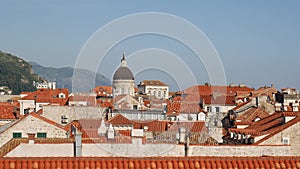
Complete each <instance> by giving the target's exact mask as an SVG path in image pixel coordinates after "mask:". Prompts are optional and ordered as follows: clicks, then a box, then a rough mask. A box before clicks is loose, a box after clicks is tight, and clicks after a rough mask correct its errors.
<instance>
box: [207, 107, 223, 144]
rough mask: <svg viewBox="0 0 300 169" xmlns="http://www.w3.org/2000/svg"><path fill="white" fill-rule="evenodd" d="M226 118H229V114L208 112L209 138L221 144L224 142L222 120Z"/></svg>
mask: <svg viewBox="0 0 300 169" xmlns="http://www.w3.org/2000/svg"><path fill="white" fill-rule="evenodd" d="M225 116H227V112H226V113H225V112H218V113H217V112H208V113H207V117H206V120H205V124H206V126H207V129H208V134H209V136H210V137H212V138H214V139H215V140H217V141H218V142H219V143H222V142H223V139H222V137H223V125H222V120H223V118H224V117H225Z"/></svg>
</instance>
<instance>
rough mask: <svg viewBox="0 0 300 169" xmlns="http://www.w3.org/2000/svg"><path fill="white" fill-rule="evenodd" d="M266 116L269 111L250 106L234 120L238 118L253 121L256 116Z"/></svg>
mask: <svg viewBox="0 0 300 169" xmlns="http://www.w3.org/2000/svg"><path fill="white" fill-rule="evenodd" d="M267 116H269V113H267V112H266V111H264V110H263V109H261V108H257V107H252V108H250V109H248V110H247V111H246V112H244V113H243V114H241V115H238V117H237V118H236V120H240V121H242V122H254V120H255V119H256V118H260V119H263V118H265V117H267Z"/></svg>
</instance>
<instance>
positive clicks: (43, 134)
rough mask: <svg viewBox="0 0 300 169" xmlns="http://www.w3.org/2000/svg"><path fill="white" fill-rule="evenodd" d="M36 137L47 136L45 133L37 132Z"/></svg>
mask: <svg viewBox="0 0 300 169" xmlns="http://www.w3.org/2000/svg"><path fill="white" fill-rule="evenodd" d="M36 137H37V138H47V133H37V135H36Z"/></svg>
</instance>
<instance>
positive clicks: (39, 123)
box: [0, 115, 67, 147]
mask: <svg viewBox="0 0 300 169" xmlns="http://www.w3.org/2000/svg"><path fill="white" fill-rule="evenodd" d="M32 132H34V133H47V138H67V133H66V131H65V130H64V129H62V128H59V127H56V126H54V125H51V124H49V123H47V122H45V121H43V120H41V119H39V118H37V117H34V116H32V115H28V116H27V117H25V118H23V119H20V121H19V122H17V123H16V124H14V125H12V126H11V127H9V128H8V129H6V130H4V131H3V132H2V133H0V135H1V137H0V147H2V146H3V145H4V144H5V143H6V142H8V141H9V140H10V139H12V138H13V133H21V137H22V138H27V137H28V135H27V133H32Z"/></svg>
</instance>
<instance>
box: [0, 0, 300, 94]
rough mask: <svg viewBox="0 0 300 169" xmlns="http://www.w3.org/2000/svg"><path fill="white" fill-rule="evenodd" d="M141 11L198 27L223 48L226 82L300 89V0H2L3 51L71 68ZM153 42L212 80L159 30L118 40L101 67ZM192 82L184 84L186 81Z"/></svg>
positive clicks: (170, 78)
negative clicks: (96, 38)
mask: <svg viewBox="0 0 300 169" xmlns="http://www.w3.org/2000/svg"><path fill="white" fill-rule="evenodd" d="M142 12H162V13H169V14H172V15H176V16H178V17H180V18H184V19H186V20H187V21H189V22H191V23H192V24H194V25H195V26H196V27H198V28H199V29H200V30H201V31H202V32H203V33H204V34H205V35H206V36H207V37H208V38H209V39H210V41H211V43H212V44H213V45H214V47H215V48H216V50H217V52H218V53H219V56H220V58H221V61H222V64H223V66H224V70H225V74H226V79H227V83H232V82H233V83H236V84H238V83H245V84H247V85H249V86H250V87H259V86H264V85H270V84H275V87H277V88H279V89H280V88H282V87H296V88H298V89H299V86H300V78H299V77H298V67H299V65H300V57H299V56H300V43H299V39H300V1H298V0H295V1H292V0H288V1H279V0H278V1H277V0H265V1H260V0H252V1H198V0H197V1H196V0H195V1H162V0H157V1H155V0H154V1H143V2H141V1H98V0H97V1H96V0H95V1H92V0H85V1H76V0H70V1H68V0H63V1H61V0H51V1H50V0H49V1H43V0H36V1H33V0H26V1H24V0H19V1H16V0H7V1H6V0H1V1H0V21H1V24H0V50H2V51H4V52H9V53H12V54H15V55H17V56H19V57H21V58H23V59H25V60H27V61H34V62H37V63H39V64H41V65H43V66H49V67H66V66H71V67H74V65H75V62H76V59H77V57H78V55H79V52H80V51H81V49H82V47H83V46H84V44H85V43H86V41H87V40H88V39H89V38H90V37H91V36H92V35H93V34H94V33H95V32H96V31H97V30H98V29H100V28H101V27H103V26H104V25H105V24H107V23H109V22H111V21H113V20H115V19H117V18H120V17H123V16H126V15H129V14H135V13H142ZM132 26H135V25H132ZM119 29H120V30H122V28H119ZM98 45H99V46H100V45H101V44H98ZM149 48H159V49H164V50H166V51H170V52H172V53H174V54H176V55H178V56H180V57H181V59H182V62H185V63H186V64H187V66H188V67H189V68H190V69H191V71H192V72H193V73H192V75H193V76H195V78H196V80H197V83H200V84H204V83H205V82H206V81H209V78H208V73H207V70H206V69H205V66H203V64H201V63H198V62H197V61H194V60H193V58H195V56H192V55H195V54H193V52H191V51H190V50H189V49H188V47H187V46H184V45H183V44H182V43H180V42H178V41H176V40H174V39H170V38H168V37H163V36H158V35H143V36H136V37H131V38H128V39H126V40H124V41H122V42H120V43H119V44H117V45H116V46H114V47H113V48H112V49H111V50H110V51H109V53H108V54H107V56H106V57H105V59H103V63H102V64H101V65H100V66H99V71H100V73H102V74H104V75H105V76H107V77H108V78H111V77H112V75H113V72H114V70H115V69H116V68H117V66H118V65H119V62H120V59H121V55H122V53H123V52H126V53H127V54H128V55H131V54H133V53H135V52H137V51H140V50H143V49H149ZM164 54H167V53H166V52H165V53H164ZM164 54H163V53H162V55H164ZM145 55H146V54H145ZM148 57H150V56H148ZM164 58H167V57H164ZM172 61H173V60H172V58H171V59H168V60H167V61H164V62H165V63H166V66H168V65H172ZM128 65H129V66H130V59H128ZM132 65H133V64H132ZM132 65H131V66H132ZM133 69H134V68H133ZM178 69H180V66H179V67H178ZM134 74H136V81H137V82H138V81H140V80H143V79H155V78H156V79H160V80H162V81H165V82H166V83H171V85H172V87H173V88H174V86H175V87H176V85H177V86H178V84H176V83H178V81H186V80H185V79H184V75H180V73H177V74H176V77H175V76H174V75H172V73H171V72H166V71H165V72H163V71H159V70H158V69H153V70H151V69H150V68H149V69H147V70H143V71H142V70H140V71H138V72H134ZM188 83H189V81H187V82H186V84H183V87H188Z"/></svg>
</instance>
